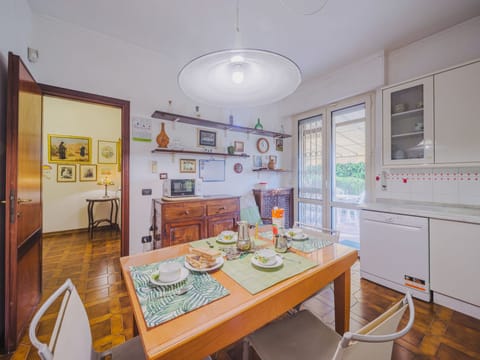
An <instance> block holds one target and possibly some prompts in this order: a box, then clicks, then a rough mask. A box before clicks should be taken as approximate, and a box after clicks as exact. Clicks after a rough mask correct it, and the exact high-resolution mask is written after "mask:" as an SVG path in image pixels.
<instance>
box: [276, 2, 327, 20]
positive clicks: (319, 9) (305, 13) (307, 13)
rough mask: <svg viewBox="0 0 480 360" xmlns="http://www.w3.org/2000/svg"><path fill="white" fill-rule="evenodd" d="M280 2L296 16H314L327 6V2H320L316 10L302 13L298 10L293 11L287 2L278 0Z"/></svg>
mask: <svg viewBox="0 0 480 360" xmlns="http://www.w3.org/2000/svg"><path fill="white" fill-rule="evenodd" d="M280 2H281V3H282V4H283V5H284V6H285V7H286V8H288V9H290V10H292V11H293V12H295V13H297V14H301V15H307V16H308V15H315V14H316V13H318V12H320V11H321V10H322V9H323V8H324V7H325V5H327V2H328V0H320V7H319V8H318V9H316V10H313V11H310V12H302V11H298V10H299V9H295V8H293V7H292V6H290V5H288V4H287V2H286V1H285V0H280Z"/></svg>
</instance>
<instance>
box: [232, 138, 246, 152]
mask: <svg viewBox="0 0 480 360" xmlns="http://www.w3.org/2000/svg"><path fill="white" fill-rule="evenodd" d="M233 146H234V147H235V152H236V153H244V152H245V143H244V142H243V141H234V142H233Z"/></svg>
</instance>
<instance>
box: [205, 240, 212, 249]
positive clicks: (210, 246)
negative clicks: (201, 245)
mask: <svg viewBox="0 0 480 360" xmlns="http://www.w3.org/2000/svg"><path fill="white" fill-rule="evenodd" d="M206 243H207V245H208V247H209V248H213V244H212V243H211V242H210V241H208V240H207V241H206Z"/></svg>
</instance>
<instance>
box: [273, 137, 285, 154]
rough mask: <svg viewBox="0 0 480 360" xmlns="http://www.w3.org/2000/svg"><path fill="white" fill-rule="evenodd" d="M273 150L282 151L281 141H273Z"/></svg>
mask: <svg viewBox="0 0 480 360" xmlns="http://www.w3.org/2000/svg"><path fill="white" fill-rule="evenodd" d="M275 150H277V151H283V139H281V138H279V139H275Z"/></svg>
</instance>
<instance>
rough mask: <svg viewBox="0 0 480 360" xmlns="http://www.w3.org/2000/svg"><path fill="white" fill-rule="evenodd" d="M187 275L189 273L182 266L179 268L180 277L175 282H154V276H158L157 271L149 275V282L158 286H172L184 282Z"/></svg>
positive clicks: (158, 280) (157, 280)
mask: <svg viewBox="0 0 480 360" xmlns="http://www.w3.org/2000/svg"><path fill="white" fill-rule="evenodd" d="M188 274H190V272H189V271H188V270H187V269H185V268H184V267H183V266H182V267H181V268H180V277H179V278H178V279H177V280H174V281H168V282H164V281H161V280H160V279H156V280H155V278H154V276H155V275H158V271H155V272H153V273H152V274H151V275H150V281H151V283H152V284H154V285H159V286H167V285H174V284H177V283H179V282H181V281H183V280H185V279H186V278H187V277H188Z"/></svg>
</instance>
